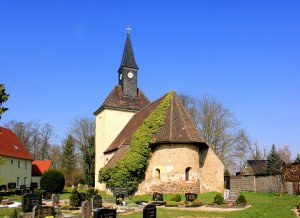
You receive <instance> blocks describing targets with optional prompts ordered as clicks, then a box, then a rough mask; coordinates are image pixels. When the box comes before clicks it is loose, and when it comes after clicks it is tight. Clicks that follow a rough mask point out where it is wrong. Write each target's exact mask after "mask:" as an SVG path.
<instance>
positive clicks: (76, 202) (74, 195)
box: [70, 187, 81, 207]
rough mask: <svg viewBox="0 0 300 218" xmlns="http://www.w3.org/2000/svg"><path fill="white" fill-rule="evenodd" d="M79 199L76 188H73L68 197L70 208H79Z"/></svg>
mask: <svg viewBox="0 0 300 218" xmlns="http://www.w3.org/2000/svg"><path fill="white" fill-rule="evenodd" d="M80 203H81V202H80V198H79V192H78V190H77V188H76V187H75V188H73V189H72V191H71V196H70V206H71V207H79V206H80Z"/></svg>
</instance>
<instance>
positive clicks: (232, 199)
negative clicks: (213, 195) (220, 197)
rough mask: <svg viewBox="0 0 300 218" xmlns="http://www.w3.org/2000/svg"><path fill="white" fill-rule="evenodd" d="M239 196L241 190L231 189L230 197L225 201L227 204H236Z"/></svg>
mask: <svg viewBox="0 0 300 218" xmlns="http://www.w3.org/2000/svg"><path fill="white" fill-rule="evenodd" d="M238 197H239V192H238V191H231V190H230V191H229V195H228V198H227V199H226V200H225V203H226V205H227V206H235V205H236V200H237V199H238Z"/></svg>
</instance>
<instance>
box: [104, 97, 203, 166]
mask: <svg viewBox="0 0 300 218" xmlns="http://www.w3.org/2000/svg"><path fill="white" fill-rule="evenodd" d="M164 97H165V96H163V97H161V98H159V99H157V100H156V101H154V102H152V103H151V104H149V105H148V106H146V107H145V108H144V109H142V110H141V111H140V112H138V113H137V114H135V115H134V116H133V117H132V118H131V119H130V120H129V122H128V123H127V125H126V126H125V127H124V129H123V130H122V131H121V132H120V134H119V135H118V136H117V137H116V138H115V140H114V141H113V142H112V143H111V145H110V146H109V147H108V148H107V149H106V151H105V152H104V153H109V152H113V151H115V150H117V149H118V150H117V152H116V153H115V155H114V156H113V157H112V159H111V160H110V161H109V162H108V164H107V166H109V167H110V166H113V165H114V164H115V163H116V161H118V160H119V159H120V158H121V157H122V156H123V155H124V154H125V153H126V152H127V151H128V149H129V146H128V145H129V144H130V142H131V138H132V135H133V133H134V132H135V131H136V130H137V128H138V127H139V126H140V125H141V124H142V123H143V122H144V120H145V119H146V118H147V117H148V116H149V114H150V113H151V112H152V111H154V110H155V109H156V108H157V107H158V105H159V104H160V103H161V102H162V100H163V99H164ZM152 139H153V145H154V144H160V143H183V144H198V145H199V146H201V147H203V148H206V147H207V145H206V143H205V142H204V140H203V139H202V137H201V136H200V132H199V130H198V128H197V127H196V126H195V124H194V122H193V120H192V118H191V117H190V115H189V114H188V113H187V111H186V110H185V108H184V106H183V105H182V103H181V101H180V99H179V98H178V96H177V95H176V93H175V94H174V95H173V98H172V100H171V104H170V107H169V108H168V110H167V114H166V119H165V122H164V124H163V125H162V126H161V127H160V128H159V129H158V131H157V132H156V133H155V134H154V136H153V138H152Z"/></svg>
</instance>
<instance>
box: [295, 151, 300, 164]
mask: <svg viewBox="0 0 300 218" xmlns="http://www.w3.org/2000/svg"><path fill="white" fill-rule="evenodd" d="M294 163H296V164H300V154H299V153H298V154H297V156H296V158H295V161H294Z"/></svg>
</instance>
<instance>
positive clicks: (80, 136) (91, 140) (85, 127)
mask: <svg viewBox="0 0 300 218" xmlns="http://www.w3.org/2000/svg"><path fill="white" fill-rule="evenodd" d="M70 132H71V134H72V136H73V138H74V140H75V143H76V147H77V149H78V150H79V151H80V154H81V161H82V167H83V171H84V174H85V182H86V183H88V184H89V185H93V184H94V176H93V175H92V174H94V171H95V170H94V163H95V121H94V119H90V118H76V119H75V120H74V121H73V124H72V127H71V131H70ZM91 178H92V179H91Z"/></svg>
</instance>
